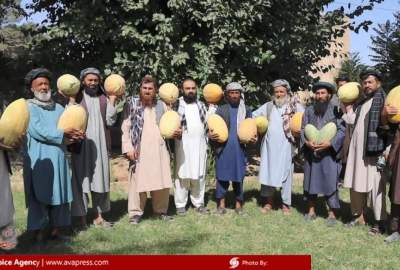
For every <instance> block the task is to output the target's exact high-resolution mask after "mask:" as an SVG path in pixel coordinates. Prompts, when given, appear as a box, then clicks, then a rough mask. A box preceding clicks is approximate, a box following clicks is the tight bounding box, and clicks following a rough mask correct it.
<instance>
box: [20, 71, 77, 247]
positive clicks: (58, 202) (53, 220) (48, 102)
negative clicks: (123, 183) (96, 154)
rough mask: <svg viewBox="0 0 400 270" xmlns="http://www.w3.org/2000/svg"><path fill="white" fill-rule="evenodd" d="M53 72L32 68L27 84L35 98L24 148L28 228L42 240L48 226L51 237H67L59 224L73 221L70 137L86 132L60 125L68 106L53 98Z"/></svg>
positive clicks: (30, 102)
mask: <svg viewBox="0 0 400 270" xmlns="http://www.w3.org/2000/svg"><path fill="white" fill-rule="evenodd" d="M50 79H51V74H50V72H49V71H48V70H47V69H43V68H38V69H33V70H31V71H30V72H29V73H28V74H27V75H26V77H25V85H26V88H27V90H28V93H30V95H31V96H33V98H31V99H29V100H28V108H29V127H28V132H27V135H26V145H25V149H24V150H25V151H24V172H23V177H24V187H25V194H26V196H25V198H26V205H27V207H28V231H34V232H35V236H36V240H37V241H38V243H39V244H42V243H44V241H45V240H46V238H45V234H44V232H45V229H46V227H48V226H50V227H51V233H50V239H54V240H65V237H63V236H62V235H61V234H60V231H59V228H61V227H65V226H69V225H70V223H71V214H70V202H71V201H72V189H71V175H70V171H69V166H68V161H67V160H66V157H65V152H66V147H65V145H64V143H65V142H66V141H72V142H76V141H79V140H82V139H83V138H84V133H83V132H82V131H80V130H77V129H74V128H66V129H61V128H58V126H57V124H58V120H59V118H60V116H61V114H62V113H63V111H64V108H63V107H62V106H61V105H59V104H57V103H55V102H54V101H53V99H52V92H51V89H50Z"/></svg>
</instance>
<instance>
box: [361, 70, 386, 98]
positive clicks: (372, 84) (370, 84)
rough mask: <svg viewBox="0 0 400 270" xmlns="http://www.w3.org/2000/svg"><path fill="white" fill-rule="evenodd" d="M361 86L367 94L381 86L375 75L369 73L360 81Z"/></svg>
mask: <svg viewBox="0 0 400 270" xmlns="http://www.w3.org/2000/svg"><path fill="white" fill-rule="evenodd" d="M362 86H363V89H364V92H365V93H366V94H367V95H368V94H371V93H373V92H375V91H376V90H378V88H379V87H381V83H380V81H379V80H378V79H377V78H376V77H375V76H373V75H369V76H368V77H367V78H365V80H363V81H362Z"/></svg>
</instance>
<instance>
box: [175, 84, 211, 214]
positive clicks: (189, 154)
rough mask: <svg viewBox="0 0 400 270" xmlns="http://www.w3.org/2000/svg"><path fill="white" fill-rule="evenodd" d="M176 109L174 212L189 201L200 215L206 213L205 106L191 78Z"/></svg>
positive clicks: (178, 210) (180, 212)
mask: <svg viewBox="0 0 400 270" xmlns="http://www.w3.org/2000/svg"><path fill="white" fill-rule="evenodd" d="M176 111H177V112H178V114H179V117H180V123H181V125H180V126H181V129H180V133H179V134H177V135H178V138H177V139H175V196H174V199H175V206H176V212H177V214H185V213H186V204H187V200H188V196H189V192H190V200H191V202H192V204H193V206H194V207H195V209H196V211H197V212H198V213H200V214H207V213H209V211H208V209H207V208H205V206H204V193H205V188H206V181H205V177H206V165H207V132H206V131H207V122H206V120H207V108H206V106H205V104H204V103H203V102H201V101H200V100H198V99H197V85H196V82H195V81H194V80H193V79H190V78H188V79H185V80H184V81H183V83H182V97H180V98H179V99H178V102H177V104H176Z"/></svg>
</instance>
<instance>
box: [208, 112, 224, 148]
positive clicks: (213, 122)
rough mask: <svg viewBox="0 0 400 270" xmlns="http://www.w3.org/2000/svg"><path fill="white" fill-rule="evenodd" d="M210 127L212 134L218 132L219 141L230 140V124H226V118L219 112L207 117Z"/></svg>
mask: <svg viewBox="0 0 400 270" xmlns="http://www.w3.org/2000/svg"><path fill="white" fill-rule="evenodd" d="M207 125H208V129H209V131H210V133H211V134H214V133H216V134H218V137H219V139H218V142H219V143H224V142H226V140H228V135H229V133H228V126H227V125H226V123H225V121H224V119H222V117H221V116H219V115H218V114H212V115H210V116H209V117H208V119H207Z"/></svg>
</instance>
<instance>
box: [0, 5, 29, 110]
mask: <svg viewBox="0 0 400 270" xmlns="http://www.w3.org/2000/svg"><path fill="white" fill-rule="evenodd" d="M20 2H21V1H20V0H3V1H2V2H1V3H0V74H1V76H0V106H3V105H4V104H5V103H7V102H8V101H10V100H12V99H14V98H16V97H18V96H21V95H22V92H23V85H22V82H23V80H22V79H23V75H24V74H25V73H26V71H27V68H28V64H29V61H28V59H29V57H28V55H29V46H28V43H29V37H28V35H27V34H26V33H27V32H26V31H25V30H27V29H28V28H30V27H32V25H23V26H16V25H15V24H14V23H15V22H17V21H18V20H19V19H20V18H21V16H23V15H24V11H23V10H22V8H21V7H20Z"/></svg>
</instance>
